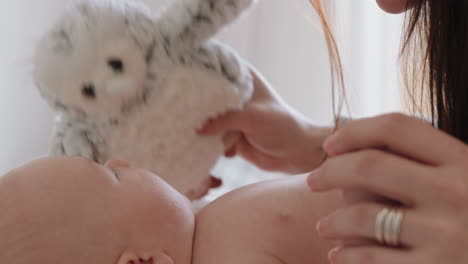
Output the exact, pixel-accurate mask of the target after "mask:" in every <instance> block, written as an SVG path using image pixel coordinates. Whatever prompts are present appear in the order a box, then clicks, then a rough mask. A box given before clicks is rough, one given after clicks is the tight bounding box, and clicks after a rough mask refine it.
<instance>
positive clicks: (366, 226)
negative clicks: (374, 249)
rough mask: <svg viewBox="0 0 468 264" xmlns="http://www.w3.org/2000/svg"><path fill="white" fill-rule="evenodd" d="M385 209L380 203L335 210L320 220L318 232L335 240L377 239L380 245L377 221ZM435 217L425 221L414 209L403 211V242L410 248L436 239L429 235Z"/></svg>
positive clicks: (401, 234)
mask: <svg viewBox="0 0 468 264" xmlns="http://www.w3.org/2000/svg"><path fill="white" fill-rule="evenodd" d="M383 209H384V206H383V205H380V204H377V203H362V204H357V205H353V206H351V207H346V208H342V209H339V210H337V211H335V212H334V213H333V214H331V215H329V216H327V217H326V218H324V219H322V220H320V222H319V223H318V224H317V231H318V232H319V234H320V236H322V237H323V238H325V239H331V240H362V239H365V240H374V241H375V242H376V243H377V242H378V241H376V239H377V237H376V222H377V221H376V220H377V216H378V214H379V213H380V212H381V211H382V210H383ZM432 220H433V219H431V218H421V217H420V216H419V215H418V214H417V213H416V212H415V211H414V210H404V209H403V219H402V222H401V227H400V233H399V239H398V240H399V242H400V243H401V244H402V245H404V246H406V247H413V246H416V245H419V246H421V245H424V244H426V242H427V241H430V239H431V238H432V237H433V236H434V234H432V233H429V232H427V229H428V228H429V227H430V226H431V221H432Z"/></svg>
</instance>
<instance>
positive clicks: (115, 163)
mask: <svg viewBox="0 0 468 264" xmlns="http://www.w3.org/2000/svg"><path fill="white" fill-rule="evenodd" d="M104 166H106V167H109V168H130V167H131V165H130V163H129V162H127V161H124V160H109V161H107V162H106V164H105V165H104Z"/></svg>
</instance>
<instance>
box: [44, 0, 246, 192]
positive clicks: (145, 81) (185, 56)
mask: <svg viewBox="0 0 468 264" xmlns="http://www.w3.org/2000/svg"><path fill="white" fill-rule="evenodd" d="M253 1H254V0H174V1H172V3H171V4H170V5H169V6H168V7H166V8H165V9H164V10H160V11H159V13H158V14H155V13H152V12H151V11H150V10H149V9H148V8H146V7H145V6H143V5H142V4H141V3H139V2H131V1H128V0H88V1H84V2H80V3H78V4H76V5H73V6H72V7H71V8H70V9H69V10H68V11H67V12H66V13H65V14H64V15H63V16H62V17H61V19H60V21H58V23H57V24H56V25H55V26H54V27H53V29H52V30H51V31H50V32H48V33H47V34H46V36H45V37H44V39H43V40H42V41H41V44H40V45H39V47H38V50H37V57H36V72H35V79H36V83H37V86H38V88H39V91H40V93H41V95H42V96H43V97H44V98H45V99H46V100H47V102H48V103H49V104H51V105H52V107H53V108H54V109H55V110H56V111H57V119H56V125H55V130H54V133H53V137H52V146H51V155H65V156H81V157H85V158H89V159H92V160H94V161H96V162H99V163H105V162H106V161H107V160H109V159H122V160H127V161H130V162H131V163H132V165H134V166H136V167H141V168H144V169H147V170H150V171H153V172H154V173H156V174H157V175H159V176H160V177H162V178H163V179H165V180H166V181H167V182H168V183H169V184H171V185H172V186H173V187H175V188H176V189H177V190H178V191H180V192H182V193H183V194H185V195H186V196H187V197H188V198H189V199H192V200H195V199H198V198H200V197H201V196H203V195H204V194H206V192H207V191H208V189H209V187H210V185H211V184H212V183H211V179H212V178H211V177H210V175H209V172H210V169H211V168H212V167H213V165H214V164H215V162H216V160H217V159H218V158H219V157H220V156H221V154H222V153H223V151H224V146H223V143H222V139H221V136H215V137H201V136H199V135H198V134H197V132H196V131H197V129H198V128H200V127H201V126H202V125H203V124H204V123H205V122H206V121H207V120H208V119H210V118H215V117H216V116H218V115H220V114H222V113H224V112H226V111H228V110H235V109H241V108H242V107H243V106H244V105H245V103H246V102H247V101H248V100H249V99H250V98H251V96H252V92H253V80H252V76H251V74H250V71H249V67H248V65H247V63H246V62H244V61H243V60H242V59H240V58H239V57H238V56H237V55H236V53H235V52H234V51H233V50H231V49H229V48H228V47H226V46H225V45H223V44H221V43H219V42H216V41H214V40H212V39H211V38H212V37H213V35H215V34H216V33H217V32H218V31H219V30H220V29H221V28H222V27H223V26H225V25H226V24H227V23H230V22H231V21H232V20H234V19H236V18H237V17H238V16H239V15H240V14H241V13H242V12H244V10H245V9H247V8H248V7H249V6H250V5H251V4H252V2H253Z"/></svg>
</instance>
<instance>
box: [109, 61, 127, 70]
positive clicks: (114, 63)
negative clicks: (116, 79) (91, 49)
mask: <svg viewBox="0 0 468 264" xmlns="http://www.w3.org/2000/svg"><path fill="white" fill-rule="evenodd" d="M107 64H109V66H110V67H111V68H112V70H114V72H116V73H122V72H123V71H124V64H123V62H122V60H120V59H110V60H109V61H108V62H107Z"/></svg>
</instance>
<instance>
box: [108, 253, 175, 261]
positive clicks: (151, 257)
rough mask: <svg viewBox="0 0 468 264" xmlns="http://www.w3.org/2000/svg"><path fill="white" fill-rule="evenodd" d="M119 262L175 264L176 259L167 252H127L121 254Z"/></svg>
mask: <svg viewBox="0 0 468 264" xmlns="http://www.w3.org/2000/svg"><path fill="white" fill-rule="evenodd" d="M117 264H174V261H173V260H172V258H171V257H169V256H168V255H167V254H165V253H157V254H145V255H141V256H140V255H138V254H135V253H133V252H129V251H127V252H125V253H124V254H122V256H120V258H119V260H118V261H117Z"/></svg>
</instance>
